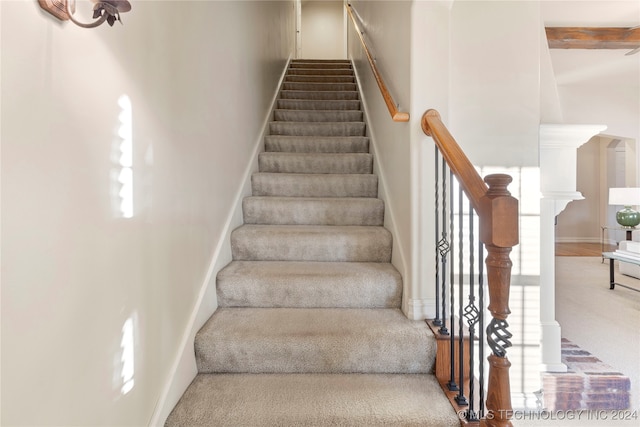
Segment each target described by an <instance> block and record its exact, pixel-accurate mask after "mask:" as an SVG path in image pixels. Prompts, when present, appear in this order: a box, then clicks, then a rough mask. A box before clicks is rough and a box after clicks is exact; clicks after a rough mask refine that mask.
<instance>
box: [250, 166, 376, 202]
mask: <svg viewBox="0 0 640 427" xmlns="http://www.w3.org/2000/svg"><path fill="white" fill-rule="evenodd" d="M251 184H252V188H253V195H254V196H286V197H377V196H378V177H377V175H374V174H309V173H270V172H256V173H254V174H253V175H252V176H251Z"/></svg>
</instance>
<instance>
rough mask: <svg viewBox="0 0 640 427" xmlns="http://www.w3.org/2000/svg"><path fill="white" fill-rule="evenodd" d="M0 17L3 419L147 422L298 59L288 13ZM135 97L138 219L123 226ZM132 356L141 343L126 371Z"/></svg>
mask: <svg viewBox="0 0 640 427" xmlns="http://www.w3.org/2000/svg"><path fill="white" fill-rule="evenodd" d="M178 5H179V6H178ZM0 10H1V37H2V39H1V54H2V68H1V77H2V94H1V101H2V112H1V114H2V115H1V121H2V129H1V137H2V164H1V167H2V169H1V173H2V181H1V182H2V322H1V323H2V419H1V422H2V424H3V425H147V424H148V423H149V422H150V419H151V417H152V414H153V412H154V408H155V406H156V404H157V403H158V400H159V399H160V396H161V393H162V390H163V389H165V387H166V384H167V382H168V381H169V380H170V378H171V376H172V374H173V369H174V368H175V365H176V361H177V359H178V358H179V357H180V356H181V353H182V350H183V348H182V345H183V344H184V340H185V336H188V335H189V334H190V333H191V332H192V331H191V329H192V328H194V327H197V325H196V324H193V323H192V322H193V320H194V313H195V312H196V310H198V304H199V298H200V297H201V296H202V295H204V294H205V290H206V289H207V288H209V289H210V288H211V287H213V286H214V283H213V282H214V276H215V272H216V271H215V267H216V266H217V265H221V264H224V263H225V262H226V261H228V259H229V258H230V255H229V252H230V251H229V249H228V245H229V243H228V240H225V239H224V236H225V235H226V233H227V232H228V228H230V227H233V226H234V223H233V222H234V221H235V219H233V218H235V217H233V216H232V213H233V209H234V207H235V206H234V203H236V202H237V200H239V197H240V195H241V194H240V192H241V191H242V185H243V182H242V180H243V179H244V177H245V173H246V172H247V170H248V169H249V168H250V167H251V165H252V161H253V159H252V156H253V154H254V151H255V150H256V149H257V147H258V146H259V144H260V142H261V140H260V136H261V131H262V126H263V124H264V122H265V120H266V117H267V112H268V109H269V107H270V103H271V101H272V99H273V96H274V94H275V92H276V90H277V83H278V80H279V78H280V75H281V73H282V70H283V67H284V65H285V63H286V60H287V58H288V57H289V56H290V55H291V54H292V52H293V48H294V34H295V33H294V28H295V27H294V25H295V16H294V9H293V3H292V2H278V1H275V2H264V1H257V2H235V1H229V2H218V1H216V2H198V1H193V2H184V1H182V2H169V1H144V2H134V4H133V10H132V11H131V12H129V13H127V14H125V15H123V16H122V19H123V21H124V26H121V25H120V24H116V25H115V26H114V27H113V28H109V27H108V26H106V25H105V26H104V27H100V28H98V29H93V30H86V29H81V28H78V27H75V26H73V25H70V24H60V23H57V22H54V21H53V20H52V18H50V17H49V16H48V15H45V14H43V13H41V11H40V9H39V7H38V4H37V2H35V1H18V2H11V1H2V2H1V5H0ZM187 29H188V31H187ZM124 94H126V95H128V96H129V98H130V100H131V104H132V117H133V128H132V135H133V167H132V169H133V186H134V190H133V195H134V199H133V203H134V212H133V217H132V218H128V219H126V218H121V217H118V216H117V213H118V205H117V204H118V196H117V186H118V184H117V178H116V177H117V173H118V172H119V170H120V169H121V167H120V165H119V164H118V159H119V156H120V153H119V152H118V145H119V143H120V142H121V138H119V137H118V136H117V131H118V126H119V123H118V115H119V114H120V110H119V107H118V99H119V97H120V96H121V95H124ZM114 174H115V175H114ZM207 295H210V296H209V297H208V300H207V301H206V302H205V304H204V305H205V306H206V307H207V309H208V310H209V311H212V310H213V309H214V308H215V300H214V299H213V298H214V296H213V293H211V292H209V293H207ZM129 319H131V320H129ZM128 321H129V322H130V323H127V322H128ZM129 324H130V325H132V326H133V335H132V337H131V339H129V338H128V337H127V332H126V331H125V333H123V326H124V325H129ZM125 329H126V327H125ZM123 335H125V337H124V339H123ZM129 343H132V344H133V345H132V346H130V344H129ZM122 347H125V348H126V350H125V351H124V353H127V354H130V353H129V348H133V365H128V362H127V363H125V365H127V366H125V369H124V370H123V363H122V361H121V359H122V356H123V348H122ZM131 366H132V367H133V380H134V383H133V388H132V389H131V390H130V391H128V392H127V393H124V394H123V391H122V386H123V382H124V380H123V378H122V377H123V373H124V376H125V377H128V376H129V375H128V371H127V369H128V368H129V367H131ZM182 375H183V378H182V382H183V383H184V382H185V381H189V378H188V375H189V374H188V373H186V374H185V373H182ZM185 375H186V377H185ZM34 405H35V406H34Z"/></svg>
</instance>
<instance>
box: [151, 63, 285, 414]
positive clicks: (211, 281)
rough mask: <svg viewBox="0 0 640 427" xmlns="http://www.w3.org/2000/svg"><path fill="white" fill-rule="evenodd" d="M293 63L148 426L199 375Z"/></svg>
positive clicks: (273, 103) (267, 118) (168, 409)
mask: <svg viewBox="0 0 640 427" xmlns="http://www.w3.org/2000/svg"><path fill="white" fill-rule="evenodd" d="M290 61H291V56H289V58H288V60H287V62H286V64H285V67H284V70H283V71H282V75H281V76H280V81H279V83H278V86H277V88H276V92H275V94H274V95H273V99H272V100H271V107H270V109H269V111H268V113H267V114H266V116H265V119H264V121H263V124H262V132H261V134H260V135H259V137H258V139H257V141H256V143H255V147H254V149H253V152H252V154H251V158H250V160H249V162H248V163H247V166H246V168H245V171H244V174H243V178H242V185H240V186H239V187H238V191H237V192H236V196H235V198H234V202H233V205H232V207H231V209H230V211H229V214H228V215H227V220H226V221H225V225H224V227H223V229H222V233H221V235H220V237H219V239H218V244H217V246H216V248H215V250H214V251H213V255H212V257H211V262H210V264H209V269H208V270H207V274H206V276H205V279H204V282H203V284H202V286H201V288H200V292H199V294H198V298H197V300H196V303H195V306H194V309H193V311H192V313H191V315H190V317H189V321H188V324H187V328H186V329H185V331H184V333H183V336H182V339H181V341H180V347H179V348H178V350H177V352H176V354H175V357H174V363H173V365H172V367H171V370H170V371H169V374H168V376H167V378H166V379H165V384H164V387H163V389H162V393H161V395H160V398H159V399H158V402H157V403H156V407H155V409H154V412H153V414H152V416H151V421H150V422H149V426H153V427H155V426H163V425H164V423H165V421H166V419H167V417H168V416H169V414H170V413H171V411H172V410H173V408H174V407H175V405H176V404H177V403H178V400H180V397H181V396H182V395H183V394H184V392H185V390H186V389H187V387H188V386H189V384H191V382H192V381H193V379H194V378H195V376H196V374H197V367H196V361H195V353H194V347H193V343H194V339H195V335H196V332H198V330H200V328H201V327H202V326H203V325H204V323H205V322H206V321H207V319H209V318H210V317H211V315H212V314H213V312H214V311H215V310H216V309H217V296H216V275H217V273H218V271H220V269H222V268H223V267H224V266H225V265H227V264H228V263H229V262H231V245H230V244H229V242H230V240H231V232H232V231H233V230H234V229H235V228H236V227H238V226H240V225H242V223H243V219H242V200H243V199H244V198H245V197H246V196H248V195H250V194H251V175H252V174H253V172H255V171H256V170H257V164H258V154H260V152H261V151H262V150H263V147H264V137H265V136H266V135H267V130H268V126H269V122H270V121H271V118H272V117H273V110H274V109H275V107H276V101H277V99H278V94H279V93H280V88H281V87H282V84H283V82H284V78H285V75H286V72H287V68H288V67H289V63H290Z"/></svg>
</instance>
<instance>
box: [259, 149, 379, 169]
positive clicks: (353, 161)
mask: <svg viewBox="0 0 640 427" xmlns="http://www.w3.org/2000/svg"><path fill="white" fill-rule="evenodd" d="M258 167H259V170H260V172H282V173H316V174H319V173H322V174H325V173H337V174H370V173H372V172H373V156H372V155H371V154H367V153H343V154H324V153H269V152H263V153H260V155H259V156H258Z"/></svg>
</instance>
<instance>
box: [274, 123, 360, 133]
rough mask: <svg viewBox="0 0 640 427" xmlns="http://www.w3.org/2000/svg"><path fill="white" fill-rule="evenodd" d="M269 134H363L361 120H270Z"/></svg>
mask: <svg viewBox="0 0 640 427" xmlns="http://www.w3.org/2000/svg"><path fill="white" fill-rule="evenodd" d="M269 132H270V134H271V135H289V136H365V124H364V123H363V122H315V123H314V122H271V123H269Z"/></svg>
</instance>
